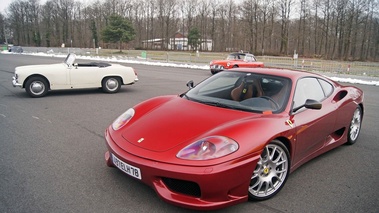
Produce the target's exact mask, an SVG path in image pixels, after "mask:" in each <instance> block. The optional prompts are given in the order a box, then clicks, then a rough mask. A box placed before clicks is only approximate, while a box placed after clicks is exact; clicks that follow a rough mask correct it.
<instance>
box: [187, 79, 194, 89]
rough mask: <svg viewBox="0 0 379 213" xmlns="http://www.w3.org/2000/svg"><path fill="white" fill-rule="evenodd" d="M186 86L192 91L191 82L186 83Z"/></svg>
mask: <svg viewBox="0 0 379 213" xmlns="http://www.w3.org/2000/svg"><path fill="white" fill-rule="evenodd" d="M186 85H187V87H188V88H189V89H192V88H193V80H190V81H188V82H187V84H186Z"/></svg>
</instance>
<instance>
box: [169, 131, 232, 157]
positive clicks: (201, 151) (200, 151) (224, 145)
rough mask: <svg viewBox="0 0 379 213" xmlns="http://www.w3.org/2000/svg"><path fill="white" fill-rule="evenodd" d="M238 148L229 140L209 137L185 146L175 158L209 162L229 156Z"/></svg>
mask: <svg viewBox="0 0 379 213" xmlns="http://www.w3.org/2000/svg"><path fill="white" fill-rule="evenodd" d="M238 147H239V146H238V143H237V142H235V141H234V140H232V139H230V138H227V137H224V136H211V137H206V138H203V139H201V140H198V141H196V142H194V143H192V144H190V145H188V146H186V147H185V148H184V149H182V150H181V151H180V152H179V153H178V154H177V155H176V157H178V158H181V159H185V160H210V159H215V158H220V157H223V156H226V155H229V154H231V153H233V152H235V151H237V150H238Z"/></svg>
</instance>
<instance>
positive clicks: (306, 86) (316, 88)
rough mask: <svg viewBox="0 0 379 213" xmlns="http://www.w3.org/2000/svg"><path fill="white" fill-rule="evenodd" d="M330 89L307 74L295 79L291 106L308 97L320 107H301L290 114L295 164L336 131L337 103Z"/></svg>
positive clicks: (319, 80)
mask: <svg viewBox="0 0 379 213" xmlns="http://www.w3.org/2000/svg"><path fill="white" fill-rule="evenodd" d="M320 82H322V83H320ZM324 83H326V84H328V85H326V87H327V88H324V87H325V85H324V87H323V85H322V84H324ZM332 92H333V86H332V85H330V84H329V83H327V82H326V81H324V80H322V79H318V78H313V77H307V78H302V79H299V80H298V82H297V85H296V89H295V94H294V98H293V107H292V108H293V109H296V108H297V107H299V106H301V105H303V104H304V103H305V101H306V100H307V99H312V100H316V101H319V102H321V103H322V108H321V109H306V108H301V109H299V110H298V111H296V112H293V113H292V116H291V120H290V121H289V122H291V123H293V124H292V125H293V126H294V127H295V128H296V133H297V138H296V147H295V152H296V153H295V155H294V156H295V159H293V163H294V164H296V163H297V162H299V161H301V160H303V159H304V158H306V157H308V156H309V155H311V154H313V153H314V152H316V151H318V150H319V149H320V148H322V147H323V146H325V144H326V140H327V139H328V138H329V137H331V135H332V134H333V132H334V131H335V130H334V127H335V122H336V112H335V108H336V106H335V102H333V101H332V100H331V99H332V98H331V97H330V95H331V94H332Z"/></svg>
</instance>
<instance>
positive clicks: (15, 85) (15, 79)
mask: <svg viewBox="0 0 379 213" xmlns="http://www.w3.org/2000/svg"><path fill="white" fill-rule="evenodd" d="M12 85H13V87H22V84H20V83H18V80H17V78H16V77H15V76H13V77H12Z"/></svg>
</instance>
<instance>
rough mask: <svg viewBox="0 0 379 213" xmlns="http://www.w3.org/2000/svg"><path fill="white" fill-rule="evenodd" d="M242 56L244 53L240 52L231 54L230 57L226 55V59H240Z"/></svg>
mask: <svg viewBox="0 0 379 213" xmlns="http://www.w3.org/2000/svg"><path fill="white" fill-rule="evenodd" d="M242 57H243V55H239V54H229V55H228V57H226V60H240V59H242Z"/></svg>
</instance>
